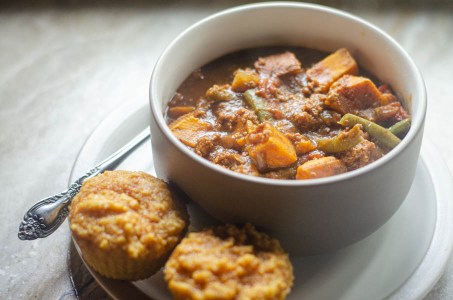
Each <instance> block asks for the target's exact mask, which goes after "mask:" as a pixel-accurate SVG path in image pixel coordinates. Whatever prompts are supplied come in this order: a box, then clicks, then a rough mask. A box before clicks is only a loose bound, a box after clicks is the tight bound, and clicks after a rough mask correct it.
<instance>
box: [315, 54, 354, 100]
mask: <svg viewBox="0 0 453 300" xmlns="http://www.w3.org/2000/svg"><path fill="white" fill-rule="evenodd" d="M358 72H359V69H358V67H357V63H356V62H355V60H354V58H353V57H352V56H351V54H350V53H349V51H348V50H346V49H345V48H341V49H338V50H337V51H336V52H334V53H332V54H330V55H329V56H327V57H326V58H324V59H323V60H321V61H320V62H318V63H317V64H315V65H314V66H313V67H311V68H310V69H308V70H307V77H308V79H309V80H310V81H311V82H313V83H314V84H315V86H316V88H317V89H318V90H319V92H321V93H324V92H327V91H328V90H329V87H330V86H331V85H332V84H333V83H334V82H335V81H336V80H337V79H339V78H340V77H342V76H343V75H345V74H350V75H356V74H358Z"/></svg>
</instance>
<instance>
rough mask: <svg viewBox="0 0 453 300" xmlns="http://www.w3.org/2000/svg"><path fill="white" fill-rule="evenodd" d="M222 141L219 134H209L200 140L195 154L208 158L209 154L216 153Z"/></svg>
mask: <svg viewBox="0 0 453 300" xmlns="http://www.w3.org/2000/svg"><path fill="white" fill-rule="evenodd" d="M219 139H220V134H219V133H214V134H207V135H205V136H202V137H201V138H199V139H198V141H197V145H196V146H195V149H194V150H195V153H196V154H198V155H200V156H202V157H204V158H207V157H208V156H209V154H210V153H211V152H212V151H214V149H215V147H216V146H217V144H218V141H219Z"/></svg>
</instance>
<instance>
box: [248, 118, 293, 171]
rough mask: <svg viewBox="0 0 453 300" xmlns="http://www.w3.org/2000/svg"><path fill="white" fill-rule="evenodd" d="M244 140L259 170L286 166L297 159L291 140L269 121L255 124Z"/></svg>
mask: <svg viewBox="0 0 453 300" xmlns="http://www.w3.org/2000/svg"><path fill="white" fill-rule="evenodd" d="M246 141H247V146H246V149H247V151H248V153H249V155H250V157H251V158H252V160H253V161H254V163H255V164H256V166H257V168H258V170H260V171H266V170H270V169H276V168H282V167H288V166H290V165H292V164H293V163H294V162H296V160H297V154H296V150H295V148H294V146H293V144H292V143H291V141H290V140H289V139H288V138H287V137H286V136H285V135H284V134H283V133H281V132H280V131H278V130H277V129H276V128H275V127H274V126H272V125H271V124H270V123H262V124H260V125H258V126H256V128H255V130H254V131H253V132H251V133H250V134H248V135H247V138H246Z"/></svg>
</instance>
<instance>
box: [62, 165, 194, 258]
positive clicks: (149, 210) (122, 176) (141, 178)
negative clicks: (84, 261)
mask: <svg viewBox="0 0 453 300" xmlns="http://www.w3.org/2000/svg"><path fill="white" fill-rule="evenodd" d="M187 218H188V217H187V213H186V211H185V210H184V209H183V208H181V207H177V204H176V202H175V201H173V199H172V195H171V192H170V190H169V189H168V186H167V184H166V183H165V182H164V181H163V180H161V179H158V178H155V177H153V176H151V175H149V174H147V173H144V172H130V171H106V172H104V173H103V174H101V175H98V176H96V177H93V178H90V179H88V180H85V181H84V183H83V185H82V188H81V190H80V192H79V193H78V194H77V195H76V197H75V198H74V199H73V202H72V204H71V207H70V214H69V221H70V228H71V231H72V234H73V235H74V237H75V239H76V240H77V241H78V243H88V244H92V245H93V246H96V247H97V248H99V249H101V250H105V251H106V252H108V251H115V250H121V251H123V252H125V253H127V254H128V256H129V257H131V258H136V259H140V258H142V257H149V256H152V257H156V258H159V257H161V256H163V255H165V254H166V253H167V252H168V250H171V249H172V248H173V247H174V245H175V244H176V243H177V242H178V241H179V239H180V238H181V236H182V234H183V233H184V230H185V227H186V221H187Z"/></svg>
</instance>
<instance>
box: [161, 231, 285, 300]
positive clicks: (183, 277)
mask: <svg viewBox="0 0 453 300" xmlns="http://www.w3.org/2000/svg"><path fill="white" fill-rule="evenodd" d="M165 280H166V281H167V283H168V286H169V289H170V291H171V292H172V294H173V296H174V298H175V299H197V300H203V299H262V300H265V299H284V298H285V297H286V295H287V294H288V293H289V291H290V289H291V286H292V282H293V271H292V265H291V263H290V261H289V258H288V255H287V254H286V253H285V252H284V250H283V249H282V248H281V246H280V244H279V242H278V241H277V240H275V239H272V238H270V237H269V236H267V235H266V234H264V233H260V232H258V231H257V230H255V228H254V227H253V226H252V225H250V224H247V225H246V226H244V227H243V228H241V229H240V228H238V227H235V226H233V225H226V226H222V227H217V228H213V229H206V230H204V231H201V232H192V233H190V234H189V235H188V236H187V237H186V238H184V239H183V240H182V242H181V243H180V244H179V245H178V246H177V247H176V248H175V250H174V251H173V253H172V255H171V256H170V259H169V260H168V261H167V264H166V265H165Z"/></svg>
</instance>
